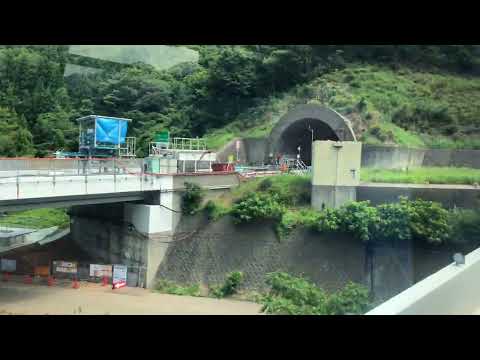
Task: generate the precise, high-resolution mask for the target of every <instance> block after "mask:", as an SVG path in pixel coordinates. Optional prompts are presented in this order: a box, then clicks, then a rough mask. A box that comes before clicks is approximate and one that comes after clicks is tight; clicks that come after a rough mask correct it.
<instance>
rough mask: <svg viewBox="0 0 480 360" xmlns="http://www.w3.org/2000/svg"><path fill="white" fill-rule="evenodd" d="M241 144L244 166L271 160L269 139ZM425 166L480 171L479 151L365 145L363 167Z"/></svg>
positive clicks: (229, 148)
mask: <svg viewBox="0 0 480 360" xmlns="http://www.w3.org/2000/svg"><path fill="white" fill-rule="evenodd" d="M236 140H237V139H235V140H232V141H231V142H229V143H228V144H227V145H226V146H225V147H224V148H223V149H222V150H221V151H219V152H218V154H217V159H218V161H220V162H226V161H227V159H228V155H229V154H233V155H235V154H236V150H235V141H236ZM238 140H240V160H241V162H242V163H248V164H255V165H258V164H261V163H263V162H264V161H267V160H268V146H269V143H268V139H238ZM422 166H450V167H469V168H474V169H480V150H456V149H408V148H403V147H396V146H380V145H367V144H363V149H362V167H372V168H381V169H404V168H406V167H410V168H412V167H422Z"/></svg>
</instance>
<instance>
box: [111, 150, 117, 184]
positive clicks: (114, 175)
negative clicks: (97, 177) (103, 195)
mask: <svg viewBox="0 0 480 360" xmlns="http://www.w3.org/2000/svg"><path fill="white" fill-rule="evenodd" d="M112 163H113V192H117V167H116V164H115V158H113V160H112Z"/></svg>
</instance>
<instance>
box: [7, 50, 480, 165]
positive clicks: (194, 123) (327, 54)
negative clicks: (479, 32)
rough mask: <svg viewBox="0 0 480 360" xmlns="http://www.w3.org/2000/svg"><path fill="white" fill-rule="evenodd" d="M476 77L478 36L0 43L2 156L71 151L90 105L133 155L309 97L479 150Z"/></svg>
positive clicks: (402, 140) (353, 116)
mask: <svg viewBox="0 0 480 360" xmlns="http://www.w3.org/2000/svg"><path fill="white" fill-rule="evenodd" d="M99 59H100V60H99ZM73 60H76V61H77V62H75V61H73ZM72 64H74V66H72ZM82 66H83V68H82ZM85 67H86V68H91V67H93V68H97V67H100V68H101V69H102V71H100V72H97V71H83V70H85ZM78 70H80V71H78ZM66 73H67V74H70V76H65V74H66ZM479 76H480V46H478V45H188V46H183V47H182V46H164V45H158V46H157V45H155V46H150V45H148V46H143V45H141V46H126V45H124V46H110V45H108V46H107V45H100V46H93V45H92V46H83V45H82V46H76V45H22V46H20V45H0V125H1V126H2V130H3V131H2V134H1V135H0V156H12V157H13V156H24V155H30V156H45V155H47V154H49V153H51V152H52V151H55V150H58V149H64V150H66V151H75V150H77V149H78V143H77V142H78V129H77V125H76V123H75V119H77V118H79V117H81V116H85V115H90V114H105V115H109V116H118V117H125V118H131V119H133V122H132V125H131V126H130V127H129V136H134V137H136V138H137V155H138V156H144V155H145V151H146V149H147V146H148V143H149V141H151V140H152V138H153V136H154V134H155V132H157V131H159V130H164V129H168V130H169V131H170V133H171V135H172V136H180V137H196V136H199V137H201V136H207V139H208V142H209V145H210V146H211V147H212V148H217V149H218V148H219V147H221V146H222V145H223V144H225V143H226V142H228V141H229V140H230V139H232V138H234V137H236V136H242V137H245V136H249V137H263V136H266V135H268V134H269V132H270V131H271V129H272V127H273V126H274V124H275V122H276V121H278V119H279V118H280V117H281V116H282V115H283V114H285V113H286V112H287V111H288V110H289V109H291V108H292V107H294V106H296V105H298V104H304V103H308V102H317V103H320V104H323V105H327V106H330V107H332V108H334V109H335V110H337V111H339V112H340V113H342V114H344V115H345V116H347V117H348V118H349V119H350V120H351V121H352V124H353V126H354V129H355V131H356V133H357V134H358V137H359V138H360V139H362V140H363V141H364V142H366V143H371V144H398V145H402V146H411V147H450V148H452V147H458V148H480V145H479V141H478V140H477V138H478V137H479V136H478V135H479V132H480V124H479V121H480V120H479V119H480V117H479V116H478V115H479V113H480V110H479V105H478V104H479V102H478V101H477V100H478V98H479V88H480V82H479V79H480V77H479Z"/></svg>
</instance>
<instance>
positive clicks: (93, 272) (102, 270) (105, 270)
mask: <svg viewBox="0 0 480 360" xmlns="http://www.w3.org/2000/svg"><path fill="white" fill-rule="evenodd" d="M90 276H92V277H104V276H106V277H112V265H98V264H90Z"/></svg>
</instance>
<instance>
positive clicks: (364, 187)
mask: <svg viewBox="0 0 480 360" xmlns="http://www.w3.org/2000/svg"><path fill="white" fill-rule="evenodd" d="M400 196H405V197H407V198H408V199H411V200H415V199H423V200H429V201H436V202H439V203H441V204H442V205H443V206H444V207H445V208H449V209H452V208H454V207H461V208H466V209H473V208H477V207H478V206H479V204H480V189H479V188H475V187H473V186H466V185H465V186H463V185H457V186H455V185H416V184H375V183H369V184H361V185H360V186H358V187H357V201H365V200H369V201H370V202H371V203H372V205H380V204H385V203H395V202H398V198H399V197H400Z"/></svg>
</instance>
